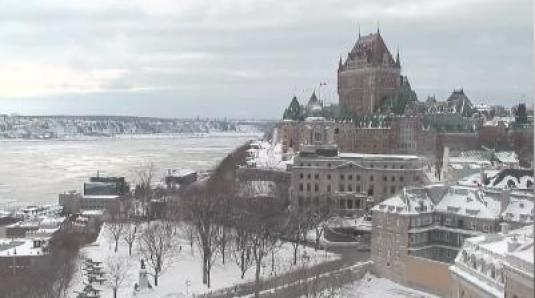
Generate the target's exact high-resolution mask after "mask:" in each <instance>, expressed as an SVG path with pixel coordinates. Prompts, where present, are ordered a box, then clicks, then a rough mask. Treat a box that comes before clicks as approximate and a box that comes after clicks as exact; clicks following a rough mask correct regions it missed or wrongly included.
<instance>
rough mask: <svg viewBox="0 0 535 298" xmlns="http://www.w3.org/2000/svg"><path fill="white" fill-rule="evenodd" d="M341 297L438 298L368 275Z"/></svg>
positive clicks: (345, 289)
mask: <svg viewBox="0 0 535 298" xmlns="http://www.w3.org/2000/svg"><path fill="white" fill-rule="evenodd" d="M340 297H347V298H357V297H358V298H377V297H381V298H414V297H429V298H438V296H435V295H432V294H429V293H426V292H422V291H419V290H415V289H411V288H408V287H405V286H402V285H400V284H397V283H395V282H393V281H391V280H389V279H386V278H379V277H376V276H374V275H371V274H369V273H367V274H366V275H364V276H363V277H362V279H360V280H359V281H356V282H354V283H353V284H351V285H347V286H345V287H344V288H343V289H342V290H341V291H340Z"/></svg>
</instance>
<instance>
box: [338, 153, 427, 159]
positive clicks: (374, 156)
mask: <svg viewBox="0 0 535 298" xmlns="http://www.w3.org/2000/svg"><path fill="white" fill-rule="evenodd" d="M338 156H339V157H340V158H365V159H386V160H396V159H397V160H418V159H421V158H420V157H419V156H416V155H404V154H373V153H348V152H340V153H338Z"/></svg>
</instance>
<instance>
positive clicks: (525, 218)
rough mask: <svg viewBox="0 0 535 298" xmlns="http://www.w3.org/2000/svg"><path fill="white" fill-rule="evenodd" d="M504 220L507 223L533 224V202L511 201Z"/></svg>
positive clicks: (503, 215) (525, 200)
mask: <svg viewBox="0 0 535 298" xmlns="http://www.w3.org/2000/svg"><path fill="white" fill-rule="evenodd" d="M502 218H503V219H504V220H506V221H512V222H519V223H532V222H533V201H531V200H527V199H511V201H510V202H509V204H508V205H507V207H506V208H505V210H504V211H503V212H502Z"/></svg>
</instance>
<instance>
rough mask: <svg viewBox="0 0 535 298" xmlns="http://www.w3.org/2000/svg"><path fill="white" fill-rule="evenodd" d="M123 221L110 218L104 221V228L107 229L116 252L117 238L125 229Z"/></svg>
mask: <svg viewBox="0 0 535 298" xmlns="http://www.w3.org/2000/svg"><path fill="white" fill-rule="evenodd" d="M125 225H126V224H125V222H124V221H122V220H119V219H112V220H111V221H108V222H107V223H106V230H107V231H108V235H109V237H110V238H111V239H112V240H113V241H114V243H115V249H114V251H115V252H117V250H118V248H119V240H120V239H121V238H122V236H123V233H124V231H125Z"/></svg>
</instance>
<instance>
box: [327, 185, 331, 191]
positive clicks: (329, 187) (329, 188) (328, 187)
mask: <svg viewBox="0 0 535 298" xmlns="http://www.w3.org/2000/svg"><path fill="white" fill-rule="evenodd" d="M327 192H331V185H330V184H328V185H327Z"/></svg>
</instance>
